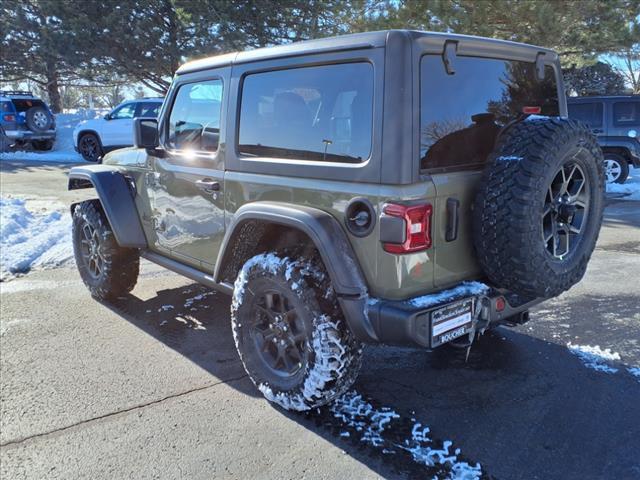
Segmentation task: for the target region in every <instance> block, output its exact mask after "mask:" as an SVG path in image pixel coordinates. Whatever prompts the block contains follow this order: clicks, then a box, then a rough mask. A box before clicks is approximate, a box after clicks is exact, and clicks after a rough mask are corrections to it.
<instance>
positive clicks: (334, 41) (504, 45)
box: [176, 30, 557, 75]
mask: <svg viewBox="0 0 640 480" xmlns="http://www.w3.org/2000/svg"><path fill="white" fill-rule="evenodd" d="M393 35H397V36H407V37H409V38H410V39H412V40H417V39H424V38H425V37H426V38H427V39H431V40H434V41H435V42H439V43H444V42H445V41H446V40H453V41H457V42H460V43H474V44H478V43H481V44H486V45H487V46H490V47H492V50H496V49H501V50H504V49H509V48H512V49H514V50H518V51H522V50H529V51H531V52H536V53H537V52H543V53H545V54H547V55H549V56H550V57H551V58H552V60H556V59H557V54H556V53H555V52H553V51H552V50H549V49H547V48H543V47H537V46H534V45H528V44H525V43H517V42H511V41H508V40H498V39H494V38H484V37H475V36H471V35H458V34H453V33H442V32H423V31H419V30H381V31H376V32H363V33H352V34H348V35H341V36H338V37H328V38H321V39H317V40H306V41H303V42H295V43H289V44H285V45H279V46H274V47H265V48H258V49H255V50H248V51H244V52H232V53H227V54H222V55H216V56H212V57H207V58H202V59H199V60H193V61H190V62H187V63H185V64H184V65H182V66H181V67H180V68H178V70H177V72H176V73H177V74H178V75H180V74H184V73H190V72H196V71H199V70H206V69H209V68H218V67H224V66H227V65H233V64H238V63H247V62H253V61H259V60H267V59H272V58H278V57H290V56H298V55H309V54H313V53H322V52H330V51H340V50H356V49H362V48H376V47H384V46H385V45H386V44H387V42H388V41H389V38H390V37H391V36H393Z"/></svg>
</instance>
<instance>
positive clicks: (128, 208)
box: [68, 165, 147, 248]
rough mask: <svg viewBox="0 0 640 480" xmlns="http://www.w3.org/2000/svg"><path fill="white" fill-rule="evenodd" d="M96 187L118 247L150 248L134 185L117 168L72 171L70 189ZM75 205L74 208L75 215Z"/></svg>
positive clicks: (84, 167) (94, 167) (98, 166)
mask: <svg viewBox="0 0 640 480" xmlns="http://www.w3.org/2000/svg"><path fill="white" fill-rule="evenodd" d="M91 187H93V188H95V190H96V193H97V194H98V199H99V200H100V203H101V204H102V208H103V210H104V213H105V215H106V216H107V220H109V224H110V225H111V228H112V230H113V234H114V235H115V237H116V241H117V242H118V245H120V246H121V247H130V248H146V247H147V239H146V237H145V235H144V230H143V229H142V224H141V223H140V217H139V216H138V208H137V207H136V203H135V199H134V195H135V190H134V188H135V187H134V186H133V185H132V183H131V182H130V180H129V179H128V178H127V177H125V175H123V174H122V172H121V171H119V170H118V169H117V168H116V167H113V166H110V165H87V166H81V167H73V168H72V169H71V171H70V172H69V185H68V188H69V190H77V189H80V188H91ZM74 207H75V204H74V205H72V206H71V212H72V214H73V209H74Z"/></svg>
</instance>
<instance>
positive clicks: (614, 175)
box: [604, 152, 629, 183]
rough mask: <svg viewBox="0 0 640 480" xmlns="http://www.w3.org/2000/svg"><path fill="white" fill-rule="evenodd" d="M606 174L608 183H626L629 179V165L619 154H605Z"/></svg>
mask: <svg viewBox="0 0 640 480" xmlns="http://www.w3.org/2000/svg"><path fill="white" fill-rule="evenodd" d="M604 173H605V175H606V178H607V183H624V182H626V181H627V178H628V177H629V163H628V162H627V160H626V159H625V158H624V157H623V156H622V155H618V154H617V153H610V152H607V153H605V154H604Z"/></svg>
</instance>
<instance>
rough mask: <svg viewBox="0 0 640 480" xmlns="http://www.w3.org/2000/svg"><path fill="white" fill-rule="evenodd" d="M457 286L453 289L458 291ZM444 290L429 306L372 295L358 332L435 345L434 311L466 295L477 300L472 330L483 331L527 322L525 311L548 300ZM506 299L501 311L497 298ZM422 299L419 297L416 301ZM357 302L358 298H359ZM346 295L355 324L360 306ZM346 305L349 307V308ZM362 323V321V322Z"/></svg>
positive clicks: (371, 338) (375, 339)
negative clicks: (350, 302)
mask: <svg viewBox="0 0 640 480" xmlns="http://www.w3.org/2000/svg"><path fill="white" fill-rule="evenodd" d="M455 290H456V289H452V290H451V292H454V291H455ZM446 293H447V292H444V295H442V294H440V295H438V296H441V297H442V298H445V300H443V301H441V302H436V303H430V304H429V305H428V307H420V306H416V305H420V303H421V302H420V301H419V300H421V299H422V298H425V297H418V298H416V299H408V300H402V301H394V300H379V299H371V298H370V299H368V300H365V301H364V302H362V303H364V312H365V315H364V318H363V319H362V323H364V326H363V328H361V329H358V330H359V331H354V334H355V335H356V336H357V337H358V338H359V339H360V340H361V341H364V342H367V343H382V344H387V345H396V346H408V347H419V348H427V349H432V348H435V347H436V346H439V345H438V344H435V345H434V344H433V343H435V342H434V341H433V340H432V335H431V328H432V327H431V323H432V313H433V312H434V311H435V310H438V309H441V308H443V307H446V306H449V305H453V304H456V303H458V302H461V301H464V300H466V299H470V300H473V305H474V307H473V321H472V326H471V328H470V330H469V331H471V330H474V331H483V330H484V329H486V328H488V327H489V326H493V325H498V324H505V323H506V324H512V323H523V322H524V321H526V318H525V317H526V314H525V312H527V311H528V309H529V308H531V307H533V306H534V305H536V304H538V303H540V302H542V301H544V300H545V299H543V298H535V299H525V298H522V297H519V296H518V295H516V294H514V293H511V292H507V291H504V290H496V289H492V288H488V289H487V290H486V291H484V292H478V293H472V294H469V293H461V294H460V295H455V294H452V295H447V294H446ZM499 298H502V299H504V300H505V302H504V308H503V309H502V310H500V311H498V308H497V300H498V299H499ZM416 300H418V301H416ZM353 302H357V301H356V300H355V299H354V300H353ZM345 303H347V300H346V299H344V298H343V299H341V305H342V307H343V311H344V313H345V316H347V318H348V320H349V324H350V325H353V324H354V322H353V320H354V318H353V317H354V314H355V312H356V308H354V306H352V305H345ZM423 303H424V302H423ZM345 307H346V308H345ZM362 323H361V324H362Z"/></svg>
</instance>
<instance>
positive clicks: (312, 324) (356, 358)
mask: <svg viewBox="0 0 640 480" xmlns="http://www.w3.org/2000/svg"><path fill="white" fill-rule="evenodd" d="M231 322H232V328H233V338H234V340H235V343H236V348H237V349H238V353H239V354H240V359H241V360H242V364H243V365H244V368H245V370H246V371H247V373H248V374H249V377H250V378H251V380H252V381H253V383H254V384H255V385H256V387H257V388H258V389H259V390H260V391H261V392H262V394H263V395H264V396H265V397H266V398H267V400H269V401H271V402H273V403H276V404H278V405H279V406H281V407H283V408H285V409H287V410H296V411H305V410H309V409H311V408H315V407H319V406H321V405H325V404H326V403H328V402H330V401H332V400H334V399H335V398H337V397H338V396H340V395H342V394H343V393H344V392H346V391H347V389H348V388H349V387H350V386H351V385H352V384H353V382H354V381H355V379H356V377H357V375H358V372H359V370H360V364H361V361H362V344H361V343H360V342H358V341H357V340H356V339H355V338H354V336H353V334H352V333H351V331H350V330H349V327H348V326H347V324H346V321H345V320H344V317H343V315H342V312H341V310H340V306H339V305H338V301H337V298H336V296H335V293H334V291H333V288H332V287H331V282H330V280H329V276H328V274H327V273H326V271H325V270H324V267H323V266H322V263H321V262H320V261H319V260H315V259H314V260H311V259H301V260H293V259H290V258H288V257H285V256H279V255H277V254H275V253H265V254H260V255H256V256H254V257H253V258H251V259H249V260H248V261H247V262H246V263H245V264H244V266H243V267H242V269H241V270H240V273H239V274H238V277H237V280H236V282H235V285H234V292H233V301H232V304H231Z"/></svg>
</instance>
